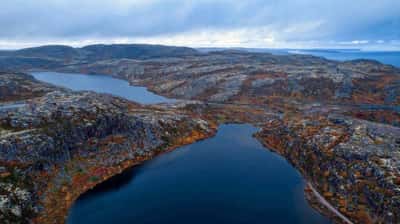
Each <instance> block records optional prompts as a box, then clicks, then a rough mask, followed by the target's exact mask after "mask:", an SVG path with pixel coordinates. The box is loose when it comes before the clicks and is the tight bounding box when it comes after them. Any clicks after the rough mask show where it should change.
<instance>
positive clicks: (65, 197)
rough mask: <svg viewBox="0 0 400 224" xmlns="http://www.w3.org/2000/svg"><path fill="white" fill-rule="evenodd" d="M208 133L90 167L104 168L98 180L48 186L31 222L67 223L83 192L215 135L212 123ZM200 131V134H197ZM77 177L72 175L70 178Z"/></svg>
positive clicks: (185, 137) (193, 134) (41, 223)
mask: <svg viewBox="0 0 400 224" xmlns="http://www.w3.org/2000/svg"><path fill="white" fill-rule="evenodd" d="M211 130H212V131H211V132H210V133H201V132H196V131H192V133H191V135H188V136H183V137H182V138H181V139H177V140H176V142H175V144H173V145H171V146H168V147H167V148H164V149H163V150H162V149H161V148H160V149H157V150H155V151H154V153H153V154H152V155H149V156H143V157H140V158H138V159H135V160H126V161H123V162H121V163H120V164H118V165H116V166H113V167H92V169H102V170H105V173H106V174H105V175H103V176H101V177H99V180H98V181H95V182H92V183H89V184H86V185H84V186H76V185H69V186H62V187H61V189H59V191H57V192H51V186H48V188H47V189H46V192H47V193H49V195H48V196H47V197H45V198H44V199H43V200H41V202H40V204H41V205H42V206H43V207H44V211H43V212H40V213H39V216H37V217H36V218H34V219H33V223H40V224H54V223H67V218H68V213H69V209H70V208H71V206H72V205H73V204H74V202H75V201H76V200H77V199H78V198H79V197H80V196H81V195H82V194H84V193H85V192H87V191H89V190H91V189H93V188H94V187H96V186H97V185H98V184H100V183H102V182H104V181H106V180H108V179H110V178H112V177H113V176H116V175H118V174H121V173H122V172H124V171H125V170H127V169H129V168H132V167H134V166H137V165H140V164H142V163H143V162H146V161H148V160H151V159H153V158H155V157H156V156H158V155H160V154H163V153H168V152H171V151H173V150H176V149H179V148H180V147H182V146H185V145H189V144H192V143H195V142H199V141H202V140H205V139H208V138H211V137H213V136H215V134H216V132H217V128H215V126H214V124H212V126H211ZM199 133H200V134H199ZM74 178H77V177H76V176H75V177H72V179H74Z"/></svg>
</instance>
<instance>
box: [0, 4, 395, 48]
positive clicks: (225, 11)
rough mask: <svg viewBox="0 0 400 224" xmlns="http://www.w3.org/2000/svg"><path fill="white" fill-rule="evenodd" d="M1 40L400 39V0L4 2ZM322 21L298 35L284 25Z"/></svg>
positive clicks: (0, 32)
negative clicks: (196, 35) (207, 33)
mask: <svg viewBox="0 0 400 224" xmlns="http://www.w3.org/2000/svg"><path fill="white" fill-rule="evenodd" d="M0 8H1V10H0V27H2V29H1V30H0V39H8V40H10V39H11V40H13V39H21V40H26V39H46V38H48V39H68V38H74V39H80V38H81V39H84V38H93V37H99V38H104V39H106V38H117V37H147V36H149V37H151V36H157V35H166V34H178V33H182V32H190V31H194V30H199V29H214V30H215V29H221V30H229V29H238V28H257V27H269V28H270V29H271V30H274V31H275V32H276V33H277V34H278V37H279V38H281V39H282V40H284V41H308V40H319V41H320V40H327V41H328V40H335V41H348V40H356V39H371V40H392V39H400V13H399V12H400V1H398V0H381V1H367V0H352V1H348V0H336V1H333V0H327V1H320V0H314V1H311V0H294V1H293V0H291V1H290V0H280V1H278V0H270V1H268V0H248V1H235V0H220V1H218V0H198V1H187V0H133V1H128V0H117V1H116V0H86V1H85V0H40V1H38V0H2V1H1V3H0ZM315 22H320V25H319V26H317V27H313V28H312V29H306V30H305V31H302V30H299V31H298V32H297V33H296V35H293V33H290V35H286V34H285V32H284V30H286V29H288V28H290V27H301V25H302V24H310V23H311V24H312V23H315Z"/></svg>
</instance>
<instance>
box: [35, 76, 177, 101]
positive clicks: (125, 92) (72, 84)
mask: <svg viewBox="0 0 400 224" xmlns="http://www.w3.org/2000/svg"><path fill="white" fill-rule="evenodd" d="M31 74H32V75H33V76H34V77H35V78H36V79H38V80H41V81H45V82H48V83H51V84H54V85H58V86H63V87H67V88H70V89H72V90H90V91H95V92H99V93H110V94H113V95H115V96H120V97H124V98H126V99H129V100H133V101H136V102H138V103H142V104H152V103H162V102H174V101H175V100H173V99H168V98H165V97H162V96H159V95H157V94H154V93H152V92H150V91H148V90H147V89H146V88H145V87H140V86H131V85H129V83H128V82H127V81H125V80H121V79H116V78H113V77H111V76H106V75H86V74H69V73H58V72H34V73H31Z"/></svg>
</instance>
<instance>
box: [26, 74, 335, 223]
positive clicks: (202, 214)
mask: <svg viewBox="0 0 400 224" xmlns="http://www.w3.org/2000/svg"><path fill="white" fill-rule="evenodd" d="M33 75H34V76H35V77H36V78H37V79H39V80H42V81H45V82H49V83H53V84H56V85H59V86H64V87H68V88H71V89H74V90H92V91H96V92H106V93H112V94H114V95H118V96H121V97H125V98H128V99H131V100H134V101H139V102H142V103H154V102H157V103H158V102H169V101H170V100H169V99H167V98H164V97H161V96H157V95H155V94H153V93H150V92H148V91H147V90H146V88H142V87H134V86H129V85H128V83H127V82H125V81H123V80H119V79H115V78H113V77H109V76H101V75H84V74H61V73H55V72H46V73H43V72H41V73H33ZM256 131H257V129H256V128H255V127H253V126H251V125H244V124H243V125H221V126H220V127H219V131H218V133H217V135H216V136H215V137H213V138H210V139H206V140H204V141H200V142H197V143H194V144H191V145H188V146H184V147H181V148H178V149H176V150H174V151H172V152H169V153H165V154H162V155H159V156H157V157H156V158H154V159H152V160H150V161H147V162H145V163H143V164H142V165H139V166H136V167H133V168H131V169H128V170H126V171H124V172H123V173H122V174H119V175H116V176H114V177H112V178H111V179H109V180H107V181H105V182H103V183H101V184H99V185H98V186H96V187H95V188H94V189H92V190H90V191H88V192H86V193H85V194H83V195H81V197H80V198H79V199H78V200H77V201H76V202H75V203H74V205H73V206H72V208H71V209H70V212H69V215H68V219H67V223H68V224H89V223H96V224H103V223H104V224H105V223H148V224H152V223H154V224H156V223H157V224H159V223H178V224H179V223H182V224H186V223H199V224H200V223H202V224H203V223H288V224H295V223H298V224H303V223H304V224H309V223H323V224H324V223H329V221H328V219H327V218H325V217H323V216H321V215H320V214H319V213H318V212H316V211H315V210H314V209H312V208H311V207H310V206H309V205H308V203H307V201H306V200H305V196H304V192H303V189H304V185H305V183H304V180H303V178H302V177H301V175H300V174H299V172H298V171H296V169H294V168H293V167H292V166H291V165H290V164H289V163H288V162H287V161H286V160H285V159H284V158H283V157H281V156H279V155H277V154H275V153H273V152H270V151H268V150H267V149H265V148H264V147H263V146H262V145H261V144H260V143H259V142H258V141H257V140H256V139H255V138H253V137H252V134H253V133H255V132H256Z"/></svg>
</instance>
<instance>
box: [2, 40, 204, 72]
mask: <svg viewBox="0 0 400 224" xmlns="http://www.w3.org/2000/svg"><path fill="white" fill-rule="evenodd" d="M197 54H199V52H198V51H197V50H195V49H192V48H188V47H173V46H163V45H148V44H111V45H104V44H97V45H89V46H85V47H82V48H73V47H69V46H63V45H48V46H41V47H33V48H25V49H21V50H15V51H0V69H2V70H10V69H15V68H28V67H38V66H37V65H40V67H43V66H42V64H45V66H44V67H47V68H52V67H53V66H60V64H79V63H90V62H95V61H101V60H110V59H123V58H126V59H137V60H143V59H153V58H163V57H184V56H190V55H197ZM29 65H32V66H29Z"/></svg>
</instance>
